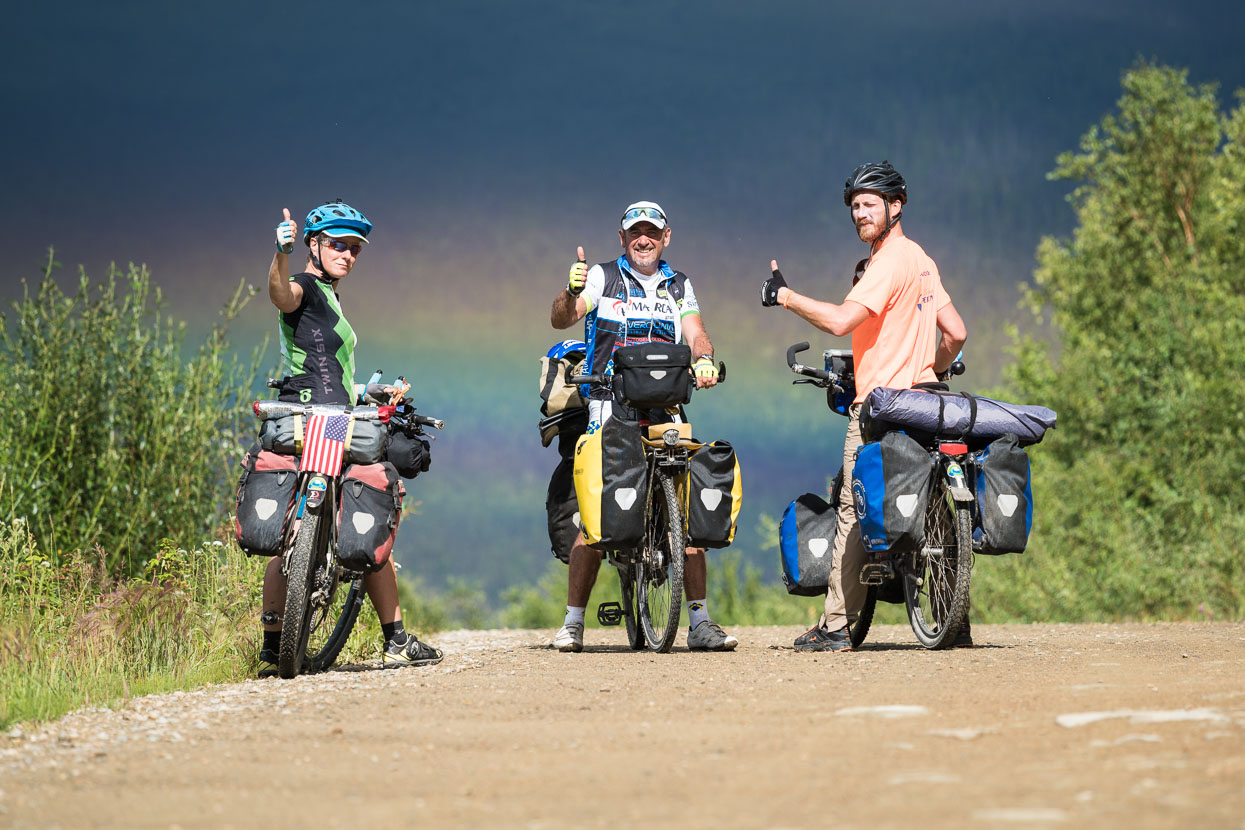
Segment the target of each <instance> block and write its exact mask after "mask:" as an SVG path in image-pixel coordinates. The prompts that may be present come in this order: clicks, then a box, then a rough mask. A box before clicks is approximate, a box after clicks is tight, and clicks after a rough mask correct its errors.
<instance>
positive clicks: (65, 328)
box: [0, 252, 259, 575]
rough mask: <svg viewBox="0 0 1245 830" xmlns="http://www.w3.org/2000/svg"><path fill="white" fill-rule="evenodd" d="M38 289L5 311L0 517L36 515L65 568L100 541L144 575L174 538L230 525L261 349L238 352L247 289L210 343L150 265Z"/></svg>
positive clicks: (45, 283)
mask: <svg viewBox="0 0 1245 830" xmlns="http://www.w3.org/2000/svg"><path fill="white" fill-rule="evenodd" d="M56 266H57V263H56V262H55V260H54V259H53V257H52V254H51V252H49V256H48V260H47V263H46V265H45V267H44V271H43V275H42V279H41V280H40V281H39V282H38V284H37V285H36V286H35V287H33V288H31V287H29V286H27V287H26V290H25V292H24V294H23V297H22V299H21V300H20V301H18V302H16V303H14V304H13V312H14V313H13V314H12V318H11V319H10V315H7V314H6V315H0V319H2V320H3V325H2V326H0V486H2V487H4V488H5V494H6V498H5V499H4V500H3V502H0V518H4V519H10V520H11V519H16V518H21V519H24V520H25V522H26V523H27V525H28V526H29V527H30V528H31V532H32V533H34V534H35V536H36V537H37V538H38V539H39V540H40V544H41V547H42V548H43V550H45V551H46V552H48V554H49V555H51V556H52V557H53V558H54V559H55V558H57V557H58V556H59V555H60V554H61V553H68V552H72V551H74V550H83V549H90V548H93V547H95V546H97V545H98V546H99V547H100V548H101V549H103V550H104V551H106V552H107V553H106V557H107V562H106V565H107V567H108V569H109V570H110V571H113V570H119V571H120V572H124V573H126V574H129V575H134V574H136V573H139V572H140V571H141V570H142V568H143V566H144V563H145V559H146V557H148V556H150V554H151V553H152V552H153V551H154V550H155V549H156V546H157V545H158V544H159V541H160V539H162V538H166V537H168V538H174V539H184V538H187V537H189V538H202V537H203V536H204V535H206V534H208V533H210V532H211V530H212V528H213V527H215V525H216V524H217V522H218V521H219V519H220V515H221V508H222V506H223V505H224V502H225V499H226V497H227V495H228V493H229V487H228V482H229V479H230V478H231V477H232V476H236V471H235V470H233V469H231V464H230V462H232V461H236V458H237V456H238V454H239V453H238V446H239V444H240V443H241V441H242V440H243V436H244V435H245V434H246V433H248V432H249V431H250V430H251V429H252V424H251V423H250V421H251V414H250V412H249V410H248V408H247V406H246V404H247V403H248V402H249V401H250V400H251V398H252V388H253V386H254V382H255V377H256V370H257V367H258V357H259V352H256V354H255V355H254V356H253V357H252V359H251V360H250V361H249V362H241V361H239V360H238V359H237V358H236V356H235V355H234V352H233V348H232V346H231V345H230V343H229V339H228V327H229V324H230V323H231V322H232V321H233V319H234V318H235V317H236V316H237V314H238V312H239V311H241V309H242V308H243V306H244V305H245V304H246V302H247V300H248V299H249V298H250V296H251V294H252V293H253V292H252V291H247V290H246V289H245V288H244V286H243V285H241V284H240V285H239V286H238V288H237V290H235V291H234V293H233V295H232V297H230V299H229V300H228V302H227V303H226V304H225V306H224V308H223V310H222V312H221V315H220V319H219V320H218V322H217V324H216V325H215V326H214V327H213V328H212V330H211V332H210V333H209V334H208V336H207V337H206V338H205V339H204V340H203V342H202V343H201V344H200V345H199V346H198V347H197V349H195V350H193V352H191V353H190V354H188V355H185V356H184V355H183V351H184V348H183V347H184V338H185V332H186V325H185V323H182V322H178V321H175V320H173V318H171V317H170V316H168V315H166V314H164V313H163V301H162V297H161V292H160V289H159V288H157V287H155V286H154V285H153V284H152V282H151V277H150V274H149V273H148V271H147V269H146V268H145V267H139V266H135V265H133V264H131V265H130V266H129V268H128V269H127V270H125V271H121V270H119V269H117V268H116V267H115V266H114V267H113V268H111V269H110V270H109V273H108V275H107V276H106V278H105V279H104V280H103V281H102V282H100V283H99V284H97V285H92V283H91V281H90V280H89V279H88V278H87V276H86V274H85V273H80V274H79V276H78V283H77V290H76V291H75V292H74V293H72V294H67V293H65V292H64V291H62V290H61V288H60V286H59V285H57V283H56V281H55V280H54V279H53V276H52V275H53V272H54V270H55V268H56Z"/></svg>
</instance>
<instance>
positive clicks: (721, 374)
mask: <svg viewBox="0 0 1245 830" xmlns="http://www.w3.org/2000/svg"><path fill="white" fill-rule="evenodd" d="M804 345H805V346H806V347H807V345H808V344H807V343H806V344H804ZM688 371H689V372H690V371H691V368H690V367H689V368H688ZM613 377H614V376H613V375H612V374H611V375H607V374H605V373H604V372H600V373H598V374H595V375H572V374H569V370H568V374H567V376H566V379H567V382H569V383H572V384H576V385H578V384H581V383H590V384H591V383H595V384H597V385H598V386H609V385H610V379H611V378H613ZM718 383H726V361H718Z"/></svg>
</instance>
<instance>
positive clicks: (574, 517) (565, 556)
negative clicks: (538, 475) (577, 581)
mask: <svg viewBox="0 0 1245 830" xmlns="http://www.w3.org/2000/svg"><path fill="white" fill-rule="evenodd" d="M574 470H575V456H574V454H573V453H572V454H571V455H570V456H568V457H566V458H563V459H562V460H561V461H559V462H558V466H557V467H554V469H553V475H552V476H551V477H550V478H549V490H548V492H546V493H545V518H546V521H547V524H548V526H549V549H550V550H551V551H552V552H553V555H554V556H555V557H557V558H558V559H559V560H560V561H561V562H562V563H563V564H564V565H565V564H570V561H571V548H573V547H575V538H576V537H577V536H578V535H579V499H577V498H575V472H574Z"/></svg>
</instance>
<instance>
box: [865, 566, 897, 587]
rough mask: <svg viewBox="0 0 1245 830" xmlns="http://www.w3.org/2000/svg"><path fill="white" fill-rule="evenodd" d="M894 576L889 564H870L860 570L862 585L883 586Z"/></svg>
mask: <svg viewBox="0 0 1245 830" xmlns="http://www.w3.org/2000/svg"><path fill="white" fill-rule="evenodd" d="M894 575H895V574H894V570H893V569H892V568H891V565H890V563H889V562H868V563H866V564H865V565H863V566H862V567H861V569H860V584H861V585H881V584H883V583H884V582H886V580H888V579H890V578H891V577H893V576H894Z"/></svg>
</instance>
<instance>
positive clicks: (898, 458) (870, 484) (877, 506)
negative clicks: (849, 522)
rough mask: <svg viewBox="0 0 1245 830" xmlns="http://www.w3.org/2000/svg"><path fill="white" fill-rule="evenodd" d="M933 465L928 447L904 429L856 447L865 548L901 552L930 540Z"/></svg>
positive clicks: (855, 492) (856, 492)
mask: <svg viewBox="0 0 1245 830" xmlns="http://www.w3.org/2000/svg"><path fill="white" fill-rule="evenodd" d="M933 469H934V466H933V461H932V459H931V458H930V453H929V451H928V450H926V449H925V448H924V447H922V446H921V445H920V444H918V443H917V442H916V441H913V440H912V439H911V438H909V437H908V436H907V435H904V434H903V433H902V432H888V433H886V434H885V435H884V436H882V440H881V441H874V442H872V443H869V444H865V445H864V446H862V447H861V448H860V449H859V450H857V451H856V466H855V469H854V470H853V472H852V498H853V500H854V501H855V503H856V518H857V519H858V520H859V521H860V541H861V542H862V543H864V546H865V550H867V551H869V552H870V553H875V554H877V553H887V552H890V553H896V554H898V553H905V552H907V551H909V550H914V549H916V548H919V547H920V546H921V545H923V544H925V508H926V506H927V505H928V503H929V494H930V490H931V488H932V484H933Z"/></svg>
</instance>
